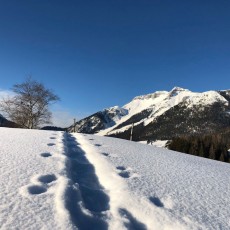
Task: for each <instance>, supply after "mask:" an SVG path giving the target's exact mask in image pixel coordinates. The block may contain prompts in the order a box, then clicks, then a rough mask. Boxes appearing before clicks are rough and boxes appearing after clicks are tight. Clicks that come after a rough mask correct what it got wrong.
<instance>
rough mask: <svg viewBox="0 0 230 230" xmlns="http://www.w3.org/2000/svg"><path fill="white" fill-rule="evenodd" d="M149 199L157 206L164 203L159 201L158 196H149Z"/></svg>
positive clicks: (161, 205) (162, 205)
mask: <svg viewBox="0 0 230 230" xmlns="http://www.w3.org/2000/svg"><path fill="white" fill-rule="evenodd" d="M149 200H150V201H151V202H152V203H153V204H154V205H156V206H157V207H159V208H163V207H164V204H163V203H162V202H161V200H160V199H159V198H158V197H154V196H151V197H149Z"/></svg>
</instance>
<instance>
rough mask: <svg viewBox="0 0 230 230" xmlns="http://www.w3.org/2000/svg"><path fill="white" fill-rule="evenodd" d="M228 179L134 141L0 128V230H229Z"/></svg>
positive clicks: (222, 168) (224, 167)
mask: <svg viewBox="0 0 230 230" xmlns="http://www.w3.org/2000/svg"><path fill="white" fill-rule="evenodd" d="M229 175H230V165H229V164H226V163H222V162H217V161H212V160H208V159H204V158H199V157H194V156H190V155H186V154H182V153H177V152H173V151H169V150H167V149H163V148H157V147H153V146H148V145H143V144H140V143H134V142H130V141H125V140H119V139H115V138H109V137H100V136H96V135H82V134H67V133H63V132H54V131H38V130H23V129H7V128H0V188H1V189H0V229H7V230H8V229H77V228H78V229H83V230H88V229H90V230H91V229H93V230H97V229H98V230H99V229H100V230H103V229H112V230H117V229H119V230H120V229H138V230H139V229H140V230H141V229H150V230H154V229H157V230H158V229H172V230H174V229H230V219H229V215H230V177H229Z"/></svg>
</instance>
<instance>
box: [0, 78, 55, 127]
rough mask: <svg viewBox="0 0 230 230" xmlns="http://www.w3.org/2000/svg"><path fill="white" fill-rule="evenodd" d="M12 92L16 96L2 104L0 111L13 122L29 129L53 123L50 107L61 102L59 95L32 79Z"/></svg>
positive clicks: (4, 99)
mask: <svg viewBox="0 0 230 230" xmlns="http://www.w3.org/2000/svg"><path fill="white" fill-rule="evenodd" d="M12 90H13V92H14V94H15V95H14V96H12V97H7V98H3V99H2V101H1V102H0V109H1V110H2V111H3V112H4V113H5V114H6V116H7V117H8V118H9V119H10V120H11V121H13V122H15V123H17V124H19V125H20V126H22V127H23V128H28V129H34V128H38V127H39V126H40V125H42V124H49V123H51V116H52V114H51V112H50V111H49V105H50V104H51V103H53V102H56V101H57V100H59V97H58V96H57V95H55V94H54V93H53V92H52V91H51V90H49V89H46V88H45V86H44V85H43V84H42V83H39V82H37V81H34V80H32V79H31V78H28V79H27V80H26V81H25V82H23V83H21V84H15V85H14V86H13V88H12Z"/></svg>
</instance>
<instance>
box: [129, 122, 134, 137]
mask: <svg viewBox="0 0 230 230" xmlns="http://www.w3.org/2000/svg"><path fill="white" fill-rule="evenodd" d="M133 126H134V123H133V124H132V128H131V133H130V141H132V140H133Z"/></svg>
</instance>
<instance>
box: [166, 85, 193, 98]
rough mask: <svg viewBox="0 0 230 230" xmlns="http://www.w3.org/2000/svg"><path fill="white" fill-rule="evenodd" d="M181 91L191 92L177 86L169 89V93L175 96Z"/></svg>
mask: <svg viewBox="0 0 230 230" xmlns="http://www.w3.org/2000/svg"><path fill="white" fill-rule="evenodd" d="M181 92H189V90H188V89H184V88H181V87H178V86H176V87H174V88H173V89H172V90H171V91H169V95H170V96H171V97H173V96H176V95H178V94H179V93H181Z"/></svg>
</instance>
